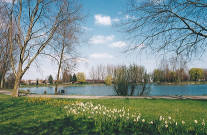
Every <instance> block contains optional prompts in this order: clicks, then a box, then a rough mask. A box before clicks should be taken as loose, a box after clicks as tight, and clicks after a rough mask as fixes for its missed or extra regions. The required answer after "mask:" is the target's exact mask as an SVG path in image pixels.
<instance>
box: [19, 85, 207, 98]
mask: <svg viewBox="0 0 207 135" xmlns="http://www.w3.org/2000/svg"><path fill="white" fill-rule="evenodd" d="M20 89H21V90H28V89H29V90H30V93H36V94H44V91H47V94H54V92H55V87H33V88H20ZM58 90H65V94H64V95H95V96H112V95H116V92H115V91H114V89H113V86H107V85H87V86H67V87H59V88H58ZM147 95H149V96H169V95H197V96H199V95H207V84H197V85H196V84H192V85H191V84H188V85H157V84H152V85H151V88H150V92H149V93H148V94H147Z"/></svg>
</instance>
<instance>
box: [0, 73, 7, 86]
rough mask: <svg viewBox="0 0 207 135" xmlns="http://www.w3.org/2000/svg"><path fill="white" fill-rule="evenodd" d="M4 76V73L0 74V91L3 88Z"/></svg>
mask: <svg viewBox="0 0 207 135" xmlns="http://www.w3.org/2000/svg"><path fill="white" fill-rule="evenodd" d="M5 74H6V73H3V74H2V76H1V82H0V83H1V84H0V89H2V88H3V86H4V79H5Z"/></svg>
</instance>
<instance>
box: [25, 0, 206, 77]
mask: <svg viewBox="0 0 207 135" xmlns="http://www.w3.org/2000/svg"><path fill="white" fill-rule="evenodd" d="M82 3H83V12H84V13H86V15H87V18H86V20H85V22H84V24H83V26H82V28H83V29H84V30H85V35H84V36H85V37H87V38H88V39H89V40H88V43H82V44H81V45H80V46H81V47H79V48H77V50H78V52H79V53H80V56H81V57H82V58H81V59H82V60H83V61H80V62H79V64H78V66H77V68H76V71H75V72H84V73H85V74H86V76H87V78H89V77H90V76H89V74H88V72H89V70H90V68H91V67H92V66H96V65H98V64H102V65H107V64H112V65H120V64H126V65H129V64H137V65H142V66H145V68H146V69H147V71H148V72H152V71H153V69H154V68H156V67H157V66H158V65H159V60H160V59H162V58H163V56H162V55H153V54H151V55H150V54H148V53H145V52H143V53H140V51H139V49H138V50H136V51H133V52H129V53H121V52H122V51H124V50H125V49H126V47H127V46H128V43H127V41H125V40H123V37H124V35H123V34H122V33H120V32H119V30H118V29H117V28H116V27H114V25H115V24H116V23H119V22H120V21H121V20H122V19H128V18H129V17H130V16H129V15H127V14H124V13H122V11H123V9H124V7H125V4H126V0H82ZM36 63H37V64H33V65H32V66H31V68H30V69H29V71H28V72H27V73H26V74H25V75H24V76H23V79H37V78H38V79H45V78H46V77H48V76H49V75H50V74H52V75H53V77H56V74H57V65H56V63H55V62H51V60H49V59H44V60H43V59H39V60H38V61H37V62H36ZM195 63H196V64H195ZM202 63H204V61H194V62H192V63H189V67H195V66H196V67H202V68H204V67H205V65H204V64H202ZM37 65H39V66H37Z"/></svg>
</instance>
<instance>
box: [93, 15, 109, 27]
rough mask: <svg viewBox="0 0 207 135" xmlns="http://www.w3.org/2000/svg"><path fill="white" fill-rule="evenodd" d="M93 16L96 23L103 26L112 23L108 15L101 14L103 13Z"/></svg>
mask: <svg viewBox="0 0 207 135" xmlns="http://www.w3.org/2000/svg"><path fill="white" fill-rule="evenodd" d="M94 18H95V23H96V24H101V25H104V26H110V25H111V24H112V23H111V22H112V21H111V17H110V16H103V15H100V14H97V15H95V16H94Z"/></svg>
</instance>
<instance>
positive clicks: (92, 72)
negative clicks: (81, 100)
mask: <svg viewBox="0 0 207 135" xmlns="http://www.w3.org/2000/svg"><path fill="white" fill-rule="evenodd" d="M89 74H90V77H91V79H92V80H93V84H94V83H95V80H96V71H95V68H94V67H91V69H90V71H89Z"/></svg>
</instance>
